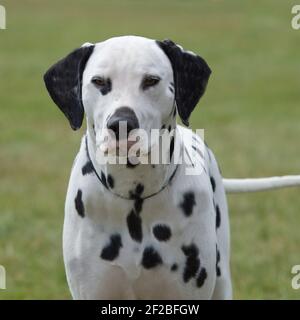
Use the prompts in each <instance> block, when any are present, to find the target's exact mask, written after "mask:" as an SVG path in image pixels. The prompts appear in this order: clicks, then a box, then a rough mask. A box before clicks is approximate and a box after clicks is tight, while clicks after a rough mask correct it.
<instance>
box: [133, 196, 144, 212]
mask: <svg viewBox="0 0 300 320" xmlns="http://www.w3.org/2000/svg"><path fill="white" fill-rule="evenodd" d="M143 203H144V200H143V199H141V198H138V199H136V200H135V201H134V210H135V212H136V214H140V212H141V211H142V209H143Z"/></svg>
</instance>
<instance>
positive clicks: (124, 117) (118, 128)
mask: <svg viewBox="0 0 300 320" xmlns="http://www.w3.org/2000/svg"><path fill="white" fill-rule="evenodd" d="M120 122H124V124H125V123H126V127H127V129H126V130H125V129H123V131H122V124H123V123H121V125H120ZM107 128H108V129H110V130H112V131H113V132H114V133H115V135H116V139H117V140H119V139H121V140H122V139H127V138H128V134H129V133H130V131H131V130H134V129H138V128H139V121H138V118H137V117H136V115H135V113H134V111H133V110H131V109H130V108H128V107H121V108H118V109H117V110H116V111H115V112H114V113H113V114H112V115H111V117H110V118H109V120H108V122H107ZM122 132H124V133H125V135H126V137H120V133H121V134H122Z"/></svg>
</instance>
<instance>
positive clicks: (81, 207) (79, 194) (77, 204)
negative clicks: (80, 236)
mask: <svg viewBox="0 0 300 320" xmlns="http://www.w3.org/2000/svg"><path fill="white" fill-rule="evenodd" d="M75 208H76V210H77V213H78V214H79V215H80V217H82V218H84V205H83V202H82V191H81V190H80V189H79V190H78V191H77V195H76V198H75Z"/></svg>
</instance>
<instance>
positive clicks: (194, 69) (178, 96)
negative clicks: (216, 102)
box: [156, 40, 211, 126]
mask: <svg viewBox="0 0 300 320" xmlns="http://www.w3.org/2000/svg"><path fill="white" fill-rule="evenodd" d="M156 42H157V44H158V46H159V47H160V48H161V49H162V50H163V51H164V52H165V54H166V55H167V57H168V58H169V60H170V62H171V65H172V68H173V74H174V82H175V83H174V84H175V100H176V104H177V109H178V113H179V116H180V118H181V120H182V122H183V124H185V125H186V126H188V125H189V117H190V115H191V113H192V111H193V110H194V108H195V107H196V105H197V103H198V101H199V100H200V98H201V97H202V96H203V94H204V92H205V89H206V85H207V82H208V79H209V76H210V74H211V70H210V68H209V66H208V65H207V63H206V62H205V61H204V59H202V58H201V57H199V56H197V55H195V54H194V53H193V52H190V51H184V50H183V49H182V48H181V47H180V46H178V45H176V44H175V43H174V42H173V41H171V40H164V41H156Z"/></svg>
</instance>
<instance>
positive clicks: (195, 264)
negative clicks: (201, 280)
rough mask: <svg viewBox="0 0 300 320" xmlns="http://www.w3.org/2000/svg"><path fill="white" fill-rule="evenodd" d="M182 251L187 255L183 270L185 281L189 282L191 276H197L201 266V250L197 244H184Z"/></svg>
mask: <svg viewBox="0 0 300 320" xmlns="http://www.w3.org/2000/svg"><path fill="white" fill-rule="evenodd" d="M182 251H183V253H184V255H185V256H186V262H185V267H184V271H183V281H184V282H188V281H189V280H190V279H191V278H194V277H196V274H197V272H198V269H199V267H200V259H199V257H198V255H199V250H198V248H197V247H196V245H195V244H193V243H192V244H191V245H189V246H183V247H182Z"/></svg>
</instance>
